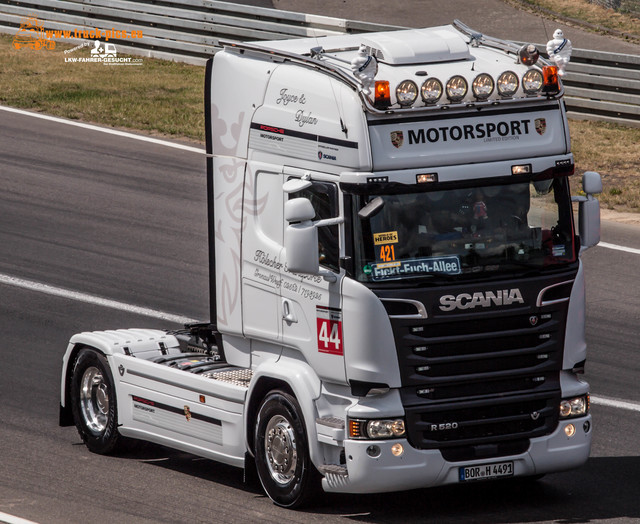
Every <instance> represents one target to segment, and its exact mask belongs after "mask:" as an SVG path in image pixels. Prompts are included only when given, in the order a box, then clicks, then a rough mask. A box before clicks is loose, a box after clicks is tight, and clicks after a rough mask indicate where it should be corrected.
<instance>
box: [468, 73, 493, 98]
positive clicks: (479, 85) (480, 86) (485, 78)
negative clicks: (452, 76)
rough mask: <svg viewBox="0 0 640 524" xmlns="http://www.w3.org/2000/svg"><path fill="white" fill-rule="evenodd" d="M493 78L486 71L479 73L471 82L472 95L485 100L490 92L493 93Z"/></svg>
mask: <svg viewBox="0 0 640 524" xmlns="http://www.w3.org/2000/svg"><path fill="white" fill-rule="evenodd" d="M493 87H494V83H493V78H491V75H488V74H487V73H480V74H479V75H478V76H476V78H475V79H474V81H473V84H471V89H472V91H473V96H475V97H476V98H478V99H480V100H485V99H487V98H489V96H490V95H491V93H493Z"/></svg>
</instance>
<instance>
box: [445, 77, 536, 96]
mask: <svg viewBox="0 0 640 524" xmlns="http://www.w3.org/2000/svg"><path fill="white" fill-rule="evenodd" d="M540 83H542V82H540ZM468 89H469V87H468V85H467V81H466V80H465V79H464V77H462V76H460V75H456V76H452V77H451V78H450V79H449V81H448V82H447V98H448V99H449V100H451V101H452V102H459V101H460V100H462V99H463V98H464V97H465V95H466V94H467V91H468Z"/></svg>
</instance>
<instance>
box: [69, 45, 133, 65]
mask: <svg viewBox="0 0 640 524" xmlns="http://www.w3.org/2000/svg"><path fill="white" fill-rule="evenodd" d="M82 47H84V46H78V47H76V48H74V49H69V52H72V51H75V50H76V49H80V48H82ZM65 53H67V51H65ZM64 61H65V62H67V63H70V64H84V63H87V62H97V63H102V64H104V65H142V58H131V57H118V50H117V48H116V46H115V44H111V43H109V42H101V41H100V40H95V41H94V42H93V46H92V48H91V51H90V56H70V57H65V59H64Z"/></svg>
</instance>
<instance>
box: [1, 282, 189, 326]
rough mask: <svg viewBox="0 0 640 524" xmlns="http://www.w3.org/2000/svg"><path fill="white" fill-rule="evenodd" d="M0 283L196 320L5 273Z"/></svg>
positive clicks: (174, 318) (181, 321)
mask: <svg viewBox="0 0 640 524" xmlns="http://www.w3.org/2000/svg"><path fill="white" fill-rule="evenodd" d="M0 284H7V285H9V286H15V287H20V288H23V289H28V290H29V291H37V292H39V293H46V294H47V295H53V296H56V297H62V298H67V299H70V300H77V301H79V302H86V303H87V304H93V305H96V306H102V307H108V308H111V309H117V310H119V311H126V312H128V313H133V314H134V315H143V316H145V317H153V318H159V319H161V320H166V321H168V322H175V323H177V324H189V323H191V322H198V321H197V320H195V319H193V318H189V317H183V316H180V315H173V314H172V313H165V312H164V311H158V310H155V309H149V308H146V307H140V306H134V305H131V304H126V303H125V302H118V301H117V300H109V299H107V298H101V297H97V296H94V295H89V294H87V293H80V292H79V291H71V290H69V289H63V288H59V287H55V286H50V285H48V284H42V283H40V282H34V281H32V280H25V279H22V278H17V277H12V276H11V275H5V274H3V273H0Z"/></svg>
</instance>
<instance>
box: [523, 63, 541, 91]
mask: <svg viewBox="0 0 640 524" xmlns="http://www.w3.org/2000/svg"><path fill="white" fill-rule="evenodd" d="M542 82H543V79H542V73H541V72H540V71H538V70H537V69H529V71H527V72H526V73H525V74H524V76H523V77H522V89H523V90H524V92H525V93H527V94H528V95H535V94H536V93H538V92H539V91H540V89H542Z"/></svg>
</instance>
